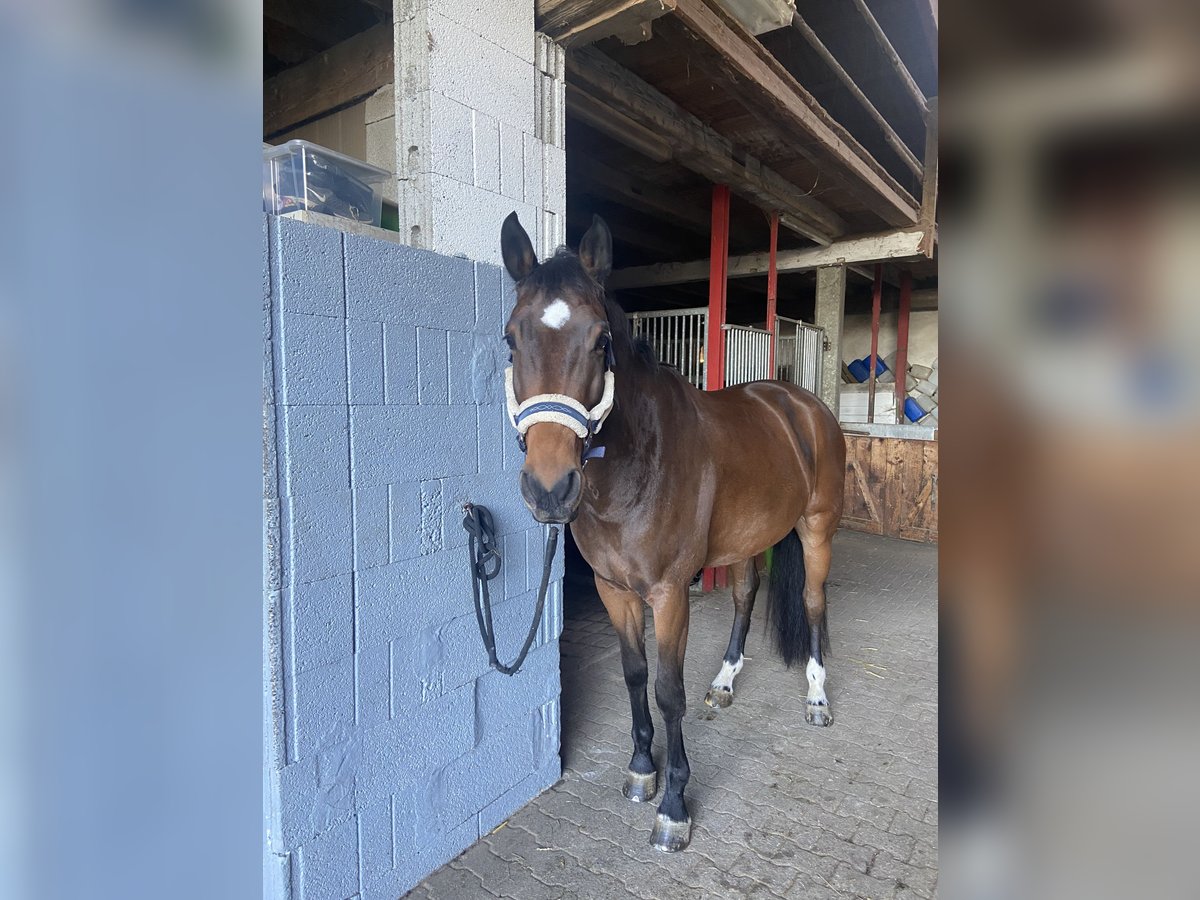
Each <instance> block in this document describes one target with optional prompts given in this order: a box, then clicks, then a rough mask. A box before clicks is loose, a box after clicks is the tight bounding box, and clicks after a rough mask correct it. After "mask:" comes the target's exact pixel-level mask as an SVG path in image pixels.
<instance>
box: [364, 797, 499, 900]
mask: <svg viewBox="0 0 1200 900" xmlns="http://www.w3.org/2000/svg"><path fill="white" fill-rule="evenodd" d="M478 839H479V829H478V827H477V825H476V822H475V818H474V817H472V818H471V819H470V820H469V821H466V822H463V823H462V824H461V825H459V826H457V827H456V828H452V829H450V830H449V831H445V832H438V833H436V834H433V835H430V843H428V844H426V845H425V846H422V847H419V848H413V849H412V850H411V851H409V852H408V853H399V852H398V853H397V859H396V873H397V876H398V877H397V880H396V885H397V886H398V889H399V892H400V893H399V895H403V894H405V893H406V892H408V891H410V890H412V889H413V888H414V887H416V886H417V885H418V884H419V883H420V882H421V881H422V880H424V878H425V876H426V875H428V874H429V873H430V872H431V871H432V870H434V869H436V868H438V867H439V866H441V865H442V864H444V863H447V862H449V861H450V860H452V859H454V857H456V856H458V855H459V854H460V853H462V852H463V851H464V850H466V849H467V848H468V847H470V846H471V845H472V844H473V843H475V842H476V841H477V840H478ZM399 895H397V894H388V895H385V896H387V897H388V898H389V900H390V898H392V897H395V896H399ZM364 900H365V898H364Z"/></svg>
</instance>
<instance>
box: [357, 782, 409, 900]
mask: <svg viewBox="0 0 1200 900" xmlns="http://www.w3.org/2000/svg"><path fill="white" fill-rule="evenodd" d="M358 850H359V882H360V884H361V885H362V886H363V888H366V887H367V885H368V884H370V883H371V882H372V880H373V878H374V876H375V873H383V872H391V871H392V870H393V869H394V868H395V864H396V861H395V856H394V851H395V837H394V834H393V832H392V796H391V795H390V794H386V795H384V796H381V797H373V798H371V800H370V801H369V802H367V803H364V804H363V805H362V806H361V807H359V810H358ZM398 896H400V895H399V894H392V895H391V898H392V900H395V898H396V897H398Z"/></svg>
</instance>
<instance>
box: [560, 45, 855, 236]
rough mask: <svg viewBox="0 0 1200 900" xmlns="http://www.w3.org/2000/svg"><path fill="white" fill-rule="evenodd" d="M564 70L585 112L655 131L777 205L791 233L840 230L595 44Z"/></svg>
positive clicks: (820, 209) (688, 161)
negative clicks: (584, 101)
mask: <svg viewBox="0 0 1200 900" xmlns="http://www.w3.org/2000/svg"><path fill="white" fill-rule="evenodd" d="M567 71H568V73H569V74H570V75H571V76H572V83H573V84H574V85H575V87H576V90H577V91H578V93H577V94H576V96H577V97H578V96H579V95H580V94H587V95H589V96H590V97H591V99H592V100H593V101H594V102H593V105H592V107H591V108H590V111H591V112H593V113H597V114H598V113H599V112H600V111H601V110H603V109H610V110H613V111H614V112H615V114H616V115H619V116H622V117H624V118H628V119H632V120H633V121H634V122H636V123H638V124H639V125H641V126H642V127H643V128H644V129H646V130H648V131H650V132H652V133H655V134H658V135H660V136H661V137H662V139H663V140H664V141H666V142H667V143H668V144H669V146H670V147H671V150H672V155H673V158H674V159H676V160H677V161H678V162H679V163H680V164H681V165H683V166H685V167H687V168H688V169H691V170H692V171H693V172H696V173H697V174H699V175H702V176H703V177H705V178H707V179H708V180H709V181H712V182H713V183H714V184H727V185H729V187H730V188H731V189H732V190H733V191H734V192H736V193H737V194H738V195H739V196H742V197H745V198H746V199H748V200H750V201H751V202H752V203H755V204H756V205H758V206H760V207H762V208H763V209H765V210H768V211H771V210H778V211H779V212H780V213H781V222H783V224H784V225H785V226H787V227H789V228H791V229H792V230H794V231H796V232H797V233H799V234H802V235H804V236H805V237H807V238H809V239H810V240H813V241H816V242H817V243H819V244H828V243H830V242H831V241H832V240H834V239H835V238H837V237H838V236H840V235H842V234H845V233H846V230H847V225H846V223H845V221H844V220H843V219H842V218H841V217H840V216H838V215H837V214H836V213H835V212H833V210H831V209H830V208H829V207H828V206H826V205H825V204H823V203H821V202H820V201H819V200H815V199H814V198H812V197H809V196H807V195H806V194H805V193H804V191H802V190H801V189H800V188H799V187H797V186H796V185H795V184H793V183H792V182H790V181H788V180H787V179H786V178H784V177H783V176H782V175H780V174H778V173H777V172H775V171H774V170H772V169H770V168H769V167H767V166H764V165H763V164H762V163H761V162H760V161H759V160H757V159H755V158H754V157H753V156H749V155H746V154H741V153H737V152H735V149H734V146H733V143H732V142H731V141H729V140H728V139H727V138H725V137H723V136H722V135H720V134H718V133H717V132H716V131H714V130H713V129H712V128H710V127H708V126H707V125H705V124H704V123H703V122H701V121H700V120H699V119H697V118H696V117H695V116H693V115H692V114H691V113H689V112H687V111H686V110H685V109H683V108H682V107H680V106H679V105H678V104H677V103H675V102H674V101H673V100H671V99H670V98H668V97H666V96H665V95H663V94H662V93H660V92H659V91H657V90H655V89H654V88H653V87H651V86H650V85H649V84H647V83H646V82H644V81H642V80H641V79H640V78H638V77H637V76H636V75H634V74H633V73H632V72H630V71H629V70H628V69H625V68H624V67H622V66H620V65H618V64H617V63H615V62H614V61H613V60H611V59H609V58H608V57H607V56H605V55H604V54H603V53H601V52H599V51H598V50H596V49H595V48H591V47H587V48H584V49H582V50H577V51H574V52H572V53H570V54H568V56H567ZM618 131H619V124H618V125H614V126H613V127H612V136H613V137H614V138H616V139H618V140H621V135H620V133H617V132H618Z"/></svg>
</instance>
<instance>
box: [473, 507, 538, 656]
mask: <svg viewBox="0 0 1200 900" xmlns="http://www.w3.org/2000/svg"><path fill="white" fill-rule="evenodd" d="M463 511H464V512H465V513H466V515H465V516H464V517H463V528H465V529H466V531H467V535H468V540H467V556H468V557H469V559H470V562H471V595H472V597H473V599H474V600H475V620H476V622H477V623H478V624H479V636H480V637H482V638H483V646H484V647H485V648H486V649H487V653H488V662H489V663H490V664H491V666H492V668H493V669H495V670H496V671H497V672H502V673H503V674H505V675H516V674H517V672H519V671H520V670H521V664H522V663H523V662H525V657H526V656H528V655H529V648H530V647H532V646H533V640H534V638H535V637H536V636H537V631H538V626H539V625H540V624H541V622H542V610H543V609H545V606H546V591H547V589H548V588H549V586H550V569H551V568H552V567H553V565H554V553H555V551H556V550H557V549H558V526H557V525H551V526H550V531H549V533H548V534H547V535H546V546H545V550H544V555H543V562H542V583H541V586H540V587H539V588H538V598H537V608H536V609H535V610H534V612H533V621H532V622H531V623H530V625H529V634H527V635H526V636H525V645H524V646H523V647H521V652H520V653H519V654H517V658H516V659H514V660H513V661H512V662H511V663H509V664H508V665H505V664H504V663H502V662H500V659H499V657H498V656H497V655H496V629H495V627H494V626H493V624H492V598H491V594H490V593H489V591H488V582H489V581H491V580H492V579H493V578H495V577H496V576H497V575H499V574H500V566H501V560H500V551H499V550H498V549H496V531H495V525H494V523H493V521H492V513H491V511H490V510H489V509H488V508H487V507H486V506H479V505H478V504H475V503H468V504H466V505H465V506H464V507H463Z"/></svg>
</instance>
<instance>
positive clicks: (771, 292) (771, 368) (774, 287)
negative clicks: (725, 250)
mask: <svg viewBox="0 0 1200 900" xmlns="http://www.w3.org/2000/svg"><path fill="white" fill-rule="evenodd" d="M778 253H779V213H777V212H773V213H771V250H770V254H769V255H768V257H767V331H769V332H771V354H770V359H769V361H768V363H767V372H768V376H767V377H768V378H774V377H775V308H776V306H777V304H778V301H779V272H778V270H777V269H776V264H777V260H776V257H777V256H778Z"/></svg>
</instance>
